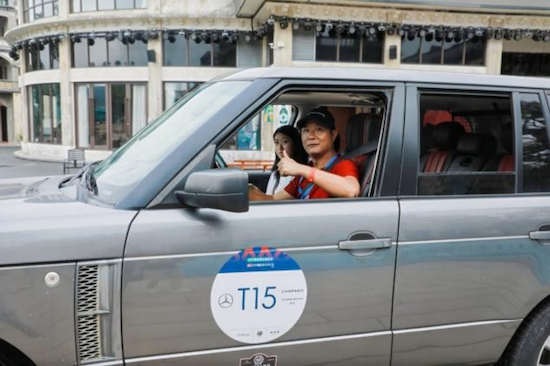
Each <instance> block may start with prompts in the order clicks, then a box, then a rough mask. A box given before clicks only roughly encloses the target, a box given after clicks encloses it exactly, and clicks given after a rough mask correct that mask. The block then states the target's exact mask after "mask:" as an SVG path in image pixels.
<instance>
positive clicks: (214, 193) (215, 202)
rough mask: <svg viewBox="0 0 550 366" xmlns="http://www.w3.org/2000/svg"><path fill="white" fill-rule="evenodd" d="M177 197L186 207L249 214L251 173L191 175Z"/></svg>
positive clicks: (227, 171) (216, 171) (221, 171)
mask: <svg viewBox="0 0 550 366" xmlns="http://www.w3.org/2000/svg"><path fill="white" fill-rule="evenodd" d="M175 193H176V197H177V198H178V200H179V201H180V202H181V203H183V204H184V205H187V206H190V207H196V208H214V209H218V210H224V211H231V212H247V211H248V203H249V201H248V174H246V173H245V172H243V171H242V170H237V169H211V170H204V171H199V172H194V173H192V174H191V175H190V176H189V178H187V181H186V182H185V187H184V190H183V191H176V192H175Z"/></svg>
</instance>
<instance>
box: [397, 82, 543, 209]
mask: <svg viewBox="0 0 550 366" xmlns="http://www.w3.org/2000/svg"><path fill="white" fill-rule="evenodd" d="M422 90H431V91H441V92H453V93H458V94H477V95H479V94H480V93H481V94H487V95H491V94H492V95H495V96H497V95H499V94H500V95H503V94H508V95H509V97H510V101H511V108H512V116H511V117H512V122H513V123H514V153H515V156H514V164H515V175H516V177H515V192H514V193H498V194H479V195H478V194H468V195H419V194H418V192H417V186H418V184H417V182H418V176H419V174H418V169H419V168H418V167H419V160H420V159H419V156H420V129H419V128H418V126H419V124H420V115H419V114H420V95H421V91H422ZM522 93H527V94H538V95H539V96H540V98H541V101H542V102H541V103H542V108H543V113H544V117H545V119H546V121H547V123H548V122H550V112H549V101H548V100H546V94H548V95H549V96H550V90H548V91H547V92H546V93H545V92H543V91H542V90H541V89H537V88H517V87H506V86H504V87H498V86H494V87H491V86H475V85H455V84H427V83H408V84H407V90H406V101H405V103H406V117H405V129H404V146H403V154H402V162H401V167H402V168H401V178H400V189H399V196H400V197H407V198H415V199H438V198H445V199H447V198H461V199H463V198H483V197H513V196H516V195H525V196H537V195H550V192H537V193H530V192H529V193H524V192H523V169H522V167H523V142H522V131H521V105H520V98H519V97H520V94H522ZM547 127H550V126H548V124H547ZM548 133H549V134H550V128H548ZM413 178H414V179H413Z"/></svg>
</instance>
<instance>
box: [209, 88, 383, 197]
mask: <svg viewBox="0 0 550 366" xmlns="http://www.w3.org/2000/svg"><path fill="white" fill-rule="evenodd" d="M281 100H282V101H283V102H282V103H280V102H279V101H281ZM289 102H290V103H289ZM293 102H294V103H293ZM317 107H326V108H327V109H328V111H329V113H330V114H331V115H332V116H333V117H334V121H335V127H336V130H337V132H338V135H339V149H338V152H339V153H340V155H341V156H342V157H344V158H351V157H350V156H348V154H351V153H352V152H353V153H355V155H353V158H352V160H353V161H354V162H356V163H358V164H357V165H358V168H359V176H360V179H359V180H360V183H364V184H362V186H361V195H362V196H368V195H369V193H368V192H369V189H370V186H371V185H370V182H373V181H374V177H375V167H376V165H377V157H378V156H379V154H378V153H377V151H378V150H377V146H378V145H377V144H379V143H380V138H381V136H382V135H383V130H384V127H383V126H384V125H385V119H386V114H387V110H388V107H387V99H386V97H385V96H384V94H383V92H381V91H376V92H375V91H370V92H369V91H365V93H364V94H363V93H361V92H349V93H343V92H323V91H315V92H313V91H296V90H293V91H291V92H288V93H286V94H282V95H280V96H279V97H278V99H277V100H275V101H274V102H272V103H271V104H269V105H266V106H265V107H264V108H263V109H262V110H261V111H260V113H258V114H256V115H255V116H254V117H253V118H251V119H250V120H248V121H246V122H245V123H244V126H243V127H241V128H240V129H239V130H238V131H237V132H236V133H233V134H232V135H231V136H228V137H227V138H226V139H224V142H223V143H222V144H221V145H220V147H219V149H218V152H219V155H221V156H222V157H223V159H224V160H225V161H226V162H227V166H228V167H230V168H239V169H243V170H247V171H248V172H249V178H250V183H252V184H254V185H255V186H257V187H259V188H261V190H262V191H264V192H267V191H266V187H267V186H269V185H268V178H270V174H271V173H272V172H273V171H272V167H273V162H274V161H275V160H276V153H275V145H274V141H273V137H274V136H273V133H274V132H275V131H276V130H277V129H278V128H279V127H281V126H284V125H290V126H295V124H296V121H297V116H298V115H300V116H303V115H305V114H306V113H307V112H308V111H310V110H312V109H314V108H317ZM297 132H298V131H297ZM298 133H299V132H298ZM369 143H370V144H369ZM373 143H374V146H375V148H374V149H373V151H370V152H369V153H366V154H363V153H358V152H357V151H358V150H360V148H361V147H362V146H365V145H367V144H369V145H373ZM300 144H301V141H300ZM304 153H305V152H304ZM305 163H306V164H307V156H306V160H305ZM258 172H263V173H265V174H263V175H259V174H257V173H258ZM287 178H289V180H292V179H290V178H291V177H287ZM279 179H280V178H279ZM278 182H279V180H278ZM285 183H289V182H286V179H285Z"/></svg>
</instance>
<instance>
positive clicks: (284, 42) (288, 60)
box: [273, 22, 292, 66]
mask: <svg viewBox="0 0 550 366" xmlns="http://www.w3.org/2000/svg"><path fill="white" fill-rule="evenodd" d="M273 46H274V49H273V66H291V65H292V24H291V23H290V22H288V27H287V28H286V29H281V27H280V26H279V23H276V24H275V29H274V34H273Z"/></svg>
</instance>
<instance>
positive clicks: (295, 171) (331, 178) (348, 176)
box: [249, 108, 360, 201]
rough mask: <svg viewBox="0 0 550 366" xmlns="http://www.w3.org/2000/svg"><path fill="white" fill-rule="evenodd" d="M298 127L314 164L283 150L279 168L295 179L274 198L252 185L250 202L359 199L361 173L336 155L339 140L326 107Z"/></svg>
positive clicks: (312, 112)
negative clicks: (300, 159) (294, 157)
mask: <svg viewBox="0 0 550 366" xmlns="http://www.w3.org/2000/svg"><path fill="white" fill-rule="evenodd" d="M297 125H298V129H299V130H300V134H301V137H302V144H303V146H304V149H305V150H306V152H307V153H308V155H309V157H310V159H311V164H310V165H305V164H300V163H298V162H296V161H295V160H294V159H292V158H291V157H289V156H288V155H287V154H286V152H284V151H283V158H282V159H281V160H280V161H279V164H278V165H277V169H278V170H279V173H280V174H281V176H283V177H286V176H292V177H294V179H293V180H292V182H290V184H289V185H288V186H286V188H285V189H284V190H282V191H280V192H279V193H276V194H275V195H266V194H264V193H263V192H262V191H261V190H260V189H258V188H257V187H255V186H253V185H250V186H249V195H250V200H251V201H267V200H289V199H317V198H337V197H356V196H357V195H358V194H359V190H360V186H359V171H358V168H357V165H356V164H355V163H354V162H353V161H351V160H348V159H342V158H341V156H340V154H338V153H337V151H338V148H339V145H340V139H339V136H338V132H337V131H336V129H335V124H334V118H333V117H332V115H331V114H330V112H329V111H328V110H327V109H326V108H317V109H314V110H312V111H310V112H308V113H307V114H306V115H305V117H304V118H303V119H301V120H300V121H298V124H297Z"/></svg>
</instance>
